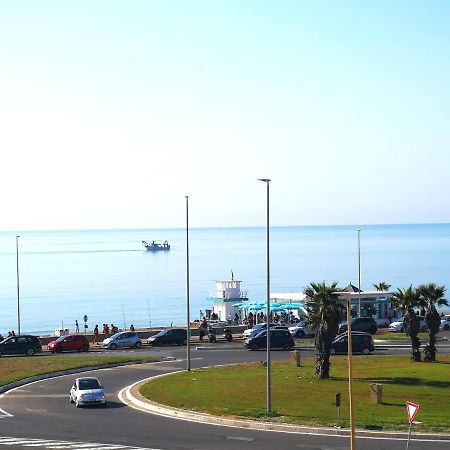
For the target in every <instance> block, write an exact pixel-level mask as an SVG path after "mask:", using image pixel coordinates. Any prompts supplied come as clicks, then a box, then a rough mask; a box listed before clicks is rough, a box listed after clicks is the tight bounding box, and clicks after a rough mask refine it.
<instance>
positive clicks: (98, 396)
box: [69, 377, 106, 408]
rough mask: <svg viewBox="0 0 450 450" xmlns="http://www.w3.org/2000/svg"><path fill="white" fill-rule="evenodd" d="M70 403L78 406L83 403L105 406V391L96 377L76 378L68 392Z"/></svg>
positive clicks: (83, 404)
mask: <svg viewBox="0 0 450 450" xmlns="http://www.w3.org/2000/svg"><path fill="white" fill-rule="evenodd" d="M69 399H70V403H75V406H76V407H77V408H79V407H80V406H85V405H101V406H106V398H105V391H104V389H103V386H102V384H101V383H100V381H99V380H98V379H97V378H94V377H82V378H77V379H76V380H75V382H74V383H73V385H72V387H71V389H70V392H69Z"/></svg>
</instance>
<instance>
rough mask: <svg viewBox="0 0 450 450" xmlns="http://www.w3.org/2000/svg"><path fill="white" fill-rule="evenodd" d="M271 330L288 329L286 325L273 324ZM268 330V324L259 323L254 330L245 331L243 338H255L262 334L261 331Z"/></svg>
mask: <svg viewBox="0 0 450 450" xmlns="http://www.w3.org/2000/svg"><path fill="white" fill-rule="evenodd" d="M269 326H270V329H271V330H272V329H275V328H278V329H282V330H287V327H285V326H284V325H280V324H279V323H276V322H274V323H271V324H270V325H269ZM266 329H267V323H258V324H257V325H255V326H254V327H253V328H248V329H247V330H244V332H243V333H242V336H243V337H244V339H245V338H248V337H253V336H256V335H257V334H259V333H261V331H263V330H266Z"/></svg>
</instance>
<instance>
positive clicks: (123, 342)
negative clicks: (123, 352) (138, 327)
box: [102, 331, 142, 350]
mask: <svg viewBox="0 0 450 450" xmlns="http://www.w3.org/2000/svg"><path fill="white" fill-rule="evenodd" d="M102 347H103V348H110V349H111V350H116V349H117V348H124V347H132V348H141V347H142V340H141V338H140V337H139V335H138V334H137V333H136V332H135V331H120V332H119V333H115V334H113V335H112V336H111V337H109V338H106V339H105V340H104V341H103V342H102Z"/></svg>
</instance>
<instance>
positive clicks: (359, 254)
mask: <svg viewBox="0 0 450 450" xmlns="http://www.w3.org/2000/svg"><path fill="white" fill-rule="evenodd" d="M360 234H361V228H358V317H361V239H360Z"/></svg>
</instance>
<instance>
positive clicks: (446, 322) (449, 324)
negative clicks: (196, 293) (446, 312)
mask: <svg viewBox="0 0 450 450" xmlns="http://www.w3.org/2000/svg"><path fill="white" fill-rule="evenodd" d="M439 329H440V330H445V331H447V330H450V316H444V317H441V326H440V327H439Z"/></svg>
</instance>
